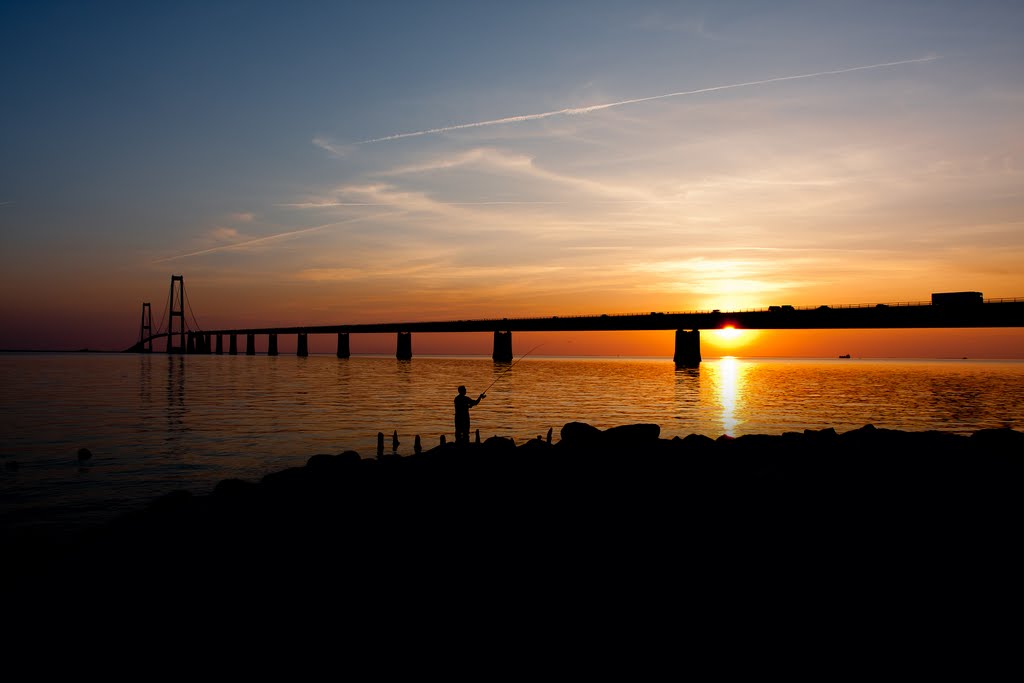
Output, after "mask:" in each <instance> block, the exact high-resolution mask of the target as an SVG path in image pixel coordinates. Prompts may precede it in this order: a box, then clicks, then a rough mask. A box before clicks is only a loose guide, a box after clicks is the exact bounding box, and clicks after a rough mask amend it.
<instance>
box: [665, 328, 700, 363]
mask: <svg viewBox="0 0 1024 683" xmlns="http://www.w3.org/2000/svg"><path fill="white" fill-rule="evenodd" d="M672 360H674V361H675V363H676V367H679V368H696V367H699V366H700V361H701V357H700V330H690V331H687V330H676V350H675V354H673V356H672Z"/></svg>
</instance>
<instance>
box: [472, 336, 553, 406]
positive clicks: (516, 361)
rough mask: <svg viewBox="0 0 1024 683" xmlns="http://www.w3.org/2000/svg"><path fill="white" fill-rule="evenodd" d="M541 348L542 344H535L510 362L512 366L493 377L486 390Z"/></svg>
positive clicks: (484, 391) (482, 393)
mask: <svg viewBox="0 0 1024 683" xmlns="http://www.w3.org/2000/svg"><path fill="white" fill-rule="evenodd" d="M542 346H544V345H543V344H537V345H536V346H534V347H533V348H532V349H530V350H529V351H527V352H526V353H524V354H523V355H521V356H519V358H516V359H515V360H514V361H512V365H509V366H508V367H507V368H505V372H503V373H501V374H500V375H498V376H497V377H495V378H494V381H493V382H491V383H490V384H488V385H487V389H490V388H491V387H493V386H494V385H495V384H496V383H497V382H498V380H499V379H501V378H502V377H504V376H505V373H506V372H508V371H509V370H511V369H512V368H513V367H515V364H516V363H518V362H519V361H521V360H522V359H524V358H526V357H527V356H529V355H530V354H531V353H533V352H534V351H536V350H537V349H539V348H540V347H542ZM487 389H484V390H483V391H481V392H480V395H481V396H483V395H484V394H486V393H487Z"/></svg>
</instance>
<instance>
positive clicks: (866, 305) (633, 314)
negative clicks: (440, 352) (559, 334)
mask: <svg viewBox="0 0 1024 683" xmlns="http://www.w3.org/2000/svg"><path fill="white" fill-rule="evenodd" d="M1018 302H1024V297H993V298H990V299H985V303H989V304H996V303H1018ZM931 305H932V302H931V301H889V302H885V303H858V304H828V305H822V306H789V305H786V307H785V308H786V310H792V311H817V310H825V309H850V308H899V307H911V306H931ZM773 310H777V309H776V308H775V307H770V306H765V307H762V308H742V309H736V310H731V311H726V312H727V313H767V312H770V311H773ZM721 312H722V311H721V310H719V309H717V308H716V309H700V310H691V311H644V312H637V311H634V312H631V313H576V314H570V315H520V316H507V317H501V318H474V319H471V320H470V319H464V320H450V321H448V322H452V323H461V322H502V321H505V320H541V319H551V320H561V319H568V320H571V319H574V318H603V317H608V318H636V317H639V316H650V315H708V314H713V313H721Z"/></svg>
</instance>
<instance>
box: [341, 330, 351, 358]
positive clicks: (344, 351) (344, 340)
mask: <svg viewBox="0 0 1024 683" xmlns="http://www.w3.org/2000/svg"><path fill="white" fill-rule="evenodd" d="M350 355H351V354H350V353H349V350H348V332H339V333H338V358H348V357H349V356H350Z"/></svg>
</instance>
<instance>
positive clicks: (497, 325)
mask: <svg viewBox="0 0 1024 683" xmlns="http://www.w3.org/2000/svg"><path fill="white" fill-rule="evenodd" d="M727 326H733V327H736V328H740V329H750V330H797V329H803V330H811V329H895V328H964V327H1024V298H1014V299H989V300H986V301H985V302H984V303H979V304H968V305H937V304H931V303H928V302H918V303H901V304H859V305H846V306H817V307H810V306H801V307H792V306H776V307H771V308H769V309H757V310H747V311H717V310H716V311H696V312H689V313H662V312H657V311H655V312H651V313H623V314H613V315H577V316H564V317H563V316H551V317H543V318H527V317H523V318H483V319H476V320H445V321H405V322H387V323H357V324H341V325H303V326H290V327H245V328H234V329H214V330H203V332H204V333H205V334H213V335H217V334H227V335H231V334H239V335H241V334H336V333H349V334H360V333H389V332H390V333H398V332H496V331H497V332H582V331H625V330H709V329H718V328H722V327H727ZM163 337H166V333H161V334H156V335H153V336H152V337H151V339H159V338H163ZM145 341H146V340H143V342H145Z"/></svg>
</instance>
